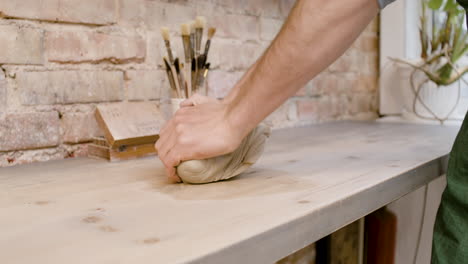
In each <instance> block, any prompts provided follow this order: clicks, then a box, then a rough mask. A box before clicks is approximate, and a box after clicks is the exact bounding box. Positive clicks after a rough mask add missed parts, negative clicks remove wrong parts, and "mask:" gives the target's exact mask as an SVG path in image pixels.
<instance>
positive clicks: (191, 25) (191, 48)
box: [190, 20, 195, 59]
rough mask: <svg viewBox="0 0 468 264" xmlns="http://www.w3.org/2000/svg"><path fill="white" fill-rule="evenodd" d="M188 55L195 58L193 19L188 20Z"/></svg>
mask: <svg viewBox="0 0 468 264" xmlns="http://www.w3.org/2000/svg"><path fill="white" fill-rule="evenodd" d="M190 57H191V59H193V58H195V20H193V21H190Z"/></svg>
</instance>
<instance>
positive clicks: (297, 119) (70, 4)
mask: <svg viewBox="0 0 468 264" xmlns="http://www.w3.org/2000/svg"><path fill="white" fill-rule="evenodd" d="M293 2H294V1H292V0H256V1H225V0H172V1H171V0H42V1H37V0H0V14H1V16H0V17H1V18H0V167H2V166H9V165H15V164H22V163H28V162H33V161H45V160H51V159H62V158H67V157H76V156H80V155H85V154H86V143H87V142H89V141H90V139H91V138H92V137H93V136H97V135H100V134H101V132H100V131H99V129H98V128H97V124H96V122H95V120H94V119H93V111H94V109H95V106H96V105H97V104H99V103H109V102H120V101H141V100H149V101H153V102H154V103H155V104H163V103H166V102H167V101H168V100H167V98H168V94H169V93H168V91H169V90H168V84H167V81H166V75H165V72H164V71H163V69H162V67H161V65H160V64H161V60H162V56H164V55H165V52H164V47H163V46H164V45H163V42H162V39H161V36H160V27H161V26H169V27H170V28H171V30H172V32H171V34H172V38H173V40H172V42H173V45H174V46H176V47H175V49H176V50H177V52H178V53H179V55H180V53H181V51H182V48H181V41H180V38H179V37H178V30H179V24H180V23H182V22H186V21H187V20H189V19H193V18H194V17H195V16H196V15H203V16H206V17H207V19H208V23H209V24H210V25H215V26H216V27H217V29H218V31H217V34H216V36H215V38H214V40H213V44H212V50H211V53H210V56H209V60H210V62H211V63H212V69H213V70H212V71H211V72H210V75H209V77H208V87H209V94H210V95H212V96H216V97H221V96H223V95H225V94H226V93H227V92H228V91H229V89H230V88H231V87H232V86H233V84H234V83H235V82H236V81H237V80H238V79H239V78H240V77H241V76H242V74H243V73H244V72H245V70H246V69H247V67H248V66H249V65H250V64H252V63H253V62H254V61H255V59H256V58H257V57H258V56H260V55H261V54H262V52H263V51H264V49H265V48H266V47H267V46H268V44H269V42H270V41H271V40H272V39H273V38H274V36H275V34H276V33H277V31H278V30H279V29H280V27H281V25H282V23H283V21H284V19H285V18H286V16H287V14H288V12H289V10H290V8H291V6H292V4H293ZM377 42H378V35H377V22H373V23H372V25H370V26H369V27H368V28H367V29H366V31H365V32H364V34H363V35H362V36H361V37H360V38H359V40H358V41H356V43H355V44H354V45H353V47H352V48H351V49H350V50H349V51H347V52H346V54H345V55H344V56H343V57H342V58H340V59H339V60H338V61H337V62H336V63H334V64H333V65H332V66H331V67H330V68H329V69H327V70H326V71H325V72H324V73H322V74H320V75H319V76H318V77H317V78H316V79H315V80H313V81H311V82H310V83H309V84H307V85H306V86H305V87H304V88H302V89H301V90H300V91H299V92H298V93H297V94H296V96H294V97H293V98H291V99H290V100H288V101H287V102H286V103H285V104H284V105H283V106H282V107H281V108H280V109H278V110H277V111H276V112H275V113H274V114H273V115H272V116H271V117H269V120H270V121H271V122H272V123H273V124H274V125H275V127H285V126H294V125H302V124H308V123H316V122H322V121H329V120H339V119H368V118H373V117H375V116H376V112H377V109H376V108H377V106H376V100H377V99H376V98H377V96H376V95H377V74H378V73H377V60H378V57H377V56H378V53H377V49H378V47H377Z"/></svg>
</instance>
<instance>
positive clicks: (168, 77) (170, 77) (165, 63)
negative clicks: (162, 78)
mask: <svg viewBox="0 0 468 264" xmlns="http://www.w3.org/2000/svg"><path fill="white" fill-rule="evenodd" d="M163 60H164V65H165V66H166V73H167V79H168V80H169V84H170V86H171V89H172V91H173V92H175V93H177V89H176V85H175V81H174V76H173V74H172V71H171V66H170V64H169V62H167V58H166V57H164V58H163Z"/></svg>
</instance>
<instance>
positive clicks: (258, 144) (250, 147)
mask: <svg viewBox="0 0 468 264" xmlns="http://www.w3.org/2000/svg"><path fill="white" fill-rule="evenodd" d="M269 136H270V128H269V127H268V126H267V125H264V124H260V125H258V126H257V127H256V128H255V129H254V130H252V132H250V134H248V135H247V137H246V138H244V140H242V142H241V144H240V146H239V147H238V148H237V149H236V150H235V151H234V152H232V153H229V154H226V155H222V156H218V157H214V158H210V159H205V160H189V161H184V162H182V163H181V164H179V166H178V167H177V174H178V175H179V177H180V178H181V179H182V180H183V181H184V182H186V183H208V182H215V181H220V180H226V179H229V178H232V177H234V176H237V175H239V174H241V173H242V172H244V171H245V170H247V169H248V168H249V167H250V166H252V165H253V164H254V163H255V162H256V161H257V160H258V159H259V158H260V156H261V155H262V153H263V150H264V147H265V141H266V139H267V138H268V137H269Z"/></svg>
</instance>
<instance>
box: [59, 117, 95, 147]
mask: <svg viewBox="0 0 468 264" xmlns="http://www.w3.org/2000/svg"><path fill="white" fill-rule="evenodd" d="M61 127H62V133H63V134H62V141H63V142H66V143H79V142H87V141H91V140H92V139H93V137H98V136H101V135H103V133H102V131H101V130H100V129H99V126H98V124H97V122H96V118H95V117H94V112H91V113H65V114H63V116H62V119H61Z"/></svg>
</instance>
